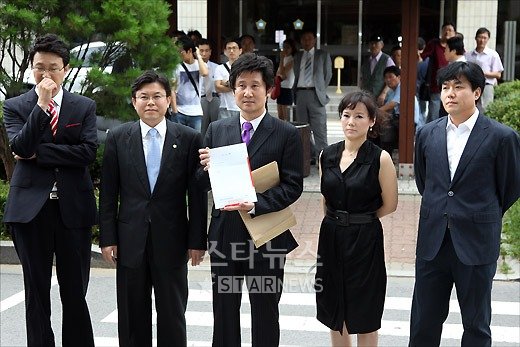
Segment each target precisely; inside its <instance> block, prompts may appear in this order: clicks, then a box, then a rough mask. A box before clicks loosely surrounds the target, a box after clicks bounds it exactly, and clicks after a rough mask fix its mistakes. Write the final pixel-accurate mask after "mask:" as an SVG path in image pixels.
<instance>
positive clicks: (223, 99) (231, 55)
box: [215, 39, 242, 119]
mask: <svg viewBox="0 0 520 347" xmlns="http://www.w3.org/2000/svg"><path fill="white" fill-rule="evenodd" d="M225 47H226V49H225V54H226V56H227V57H228V61H227V62H226V63H224V64H220V65H219V66H217V68H216V69H215V90H216V92H217V93H219V94H220V109H219V116H218V117H219V119H223V118H229V117H233V116H238V115H239V114H240V108H238V106H237V104H236V102H235V96H234V95H233V89H232V88H231V86H230V85H229V74H230V72H231V66H232V65H233V63H234V62H235V60H237V59H238V57H239V56H240V54H242V48H240V47H241V46H240V41H239V40H238V39H229V40H227V41H226V44H225Z"/></svg>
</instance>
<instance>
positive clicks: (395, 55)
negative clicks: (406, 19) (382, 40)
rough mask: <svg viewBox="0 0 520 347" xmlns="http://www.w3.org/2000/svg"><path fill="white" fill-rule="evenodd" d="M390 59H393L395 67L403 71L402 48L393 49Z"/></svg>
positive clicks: (395, 47)
mask: <svg viewBox="0 0 520 347" xmlns="http://www.w3.org/2000/svg"><path fill="white" fill-rule="evenodd" d="M390 57H392V61H393V62H394V64H395V66H397V67H398V68H399V69H401V46H399V45H397V46H394V47H392V51H391V52H390Z"/></svg>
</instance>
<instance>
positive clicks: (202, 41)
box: [197, 39, 213, 48]
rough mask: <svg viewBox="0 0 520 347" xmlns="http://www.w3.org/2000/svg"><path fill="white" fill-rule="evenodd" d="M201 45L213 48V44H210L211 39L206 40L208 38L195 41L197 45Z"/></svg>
mask: <svg viewBox="0 0 520 347" xmlns="http://www.w3.org/2000/svg"><path fill="white" fill-rule="evenodd" d="M202 45H208V46H209V48H213V44H212V43H211V41H210V40H208V39H200V40H199V41H198V42H197V46H202Z"/></svg>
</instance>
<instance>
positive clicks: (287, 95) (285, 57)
mask: <svg viewBox="0 0 520 347" xmlns="http://www.w3.org/2000/svg"><path fill="white" fill-rule="evenodd" d="M296 52H297V50H296V42H294V40H293V39H287V40H285V41H284V42H283V49H282V51H281V52H280V65H279V66H278V70H277V71H276V75H277V76H280V77H281V79H282V84H281V86H282V89H281V92H280V96H279V97H278V98H277V99H276V104H277V107H278V118H280V119H281V120H286V121H288V120H289V112H290V109H289V107H290V106H292V104H293V92H292V88H293V84H294V69H293V67H294V55H295V54H296Z"/></svg>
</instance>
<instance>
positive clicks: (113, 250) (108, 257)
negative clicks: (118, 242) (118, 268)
mask: <svg viewBox="0 0 520 347" xmlns="http://www.w3.org/2000/svg"><path fill="white" fill-rule="evenodd" d="M101 254H102V255H103V259H105V261H106V262H108V263H111V264H115V263H116V261H117V246H107V247H101Z"/></svg>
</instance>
